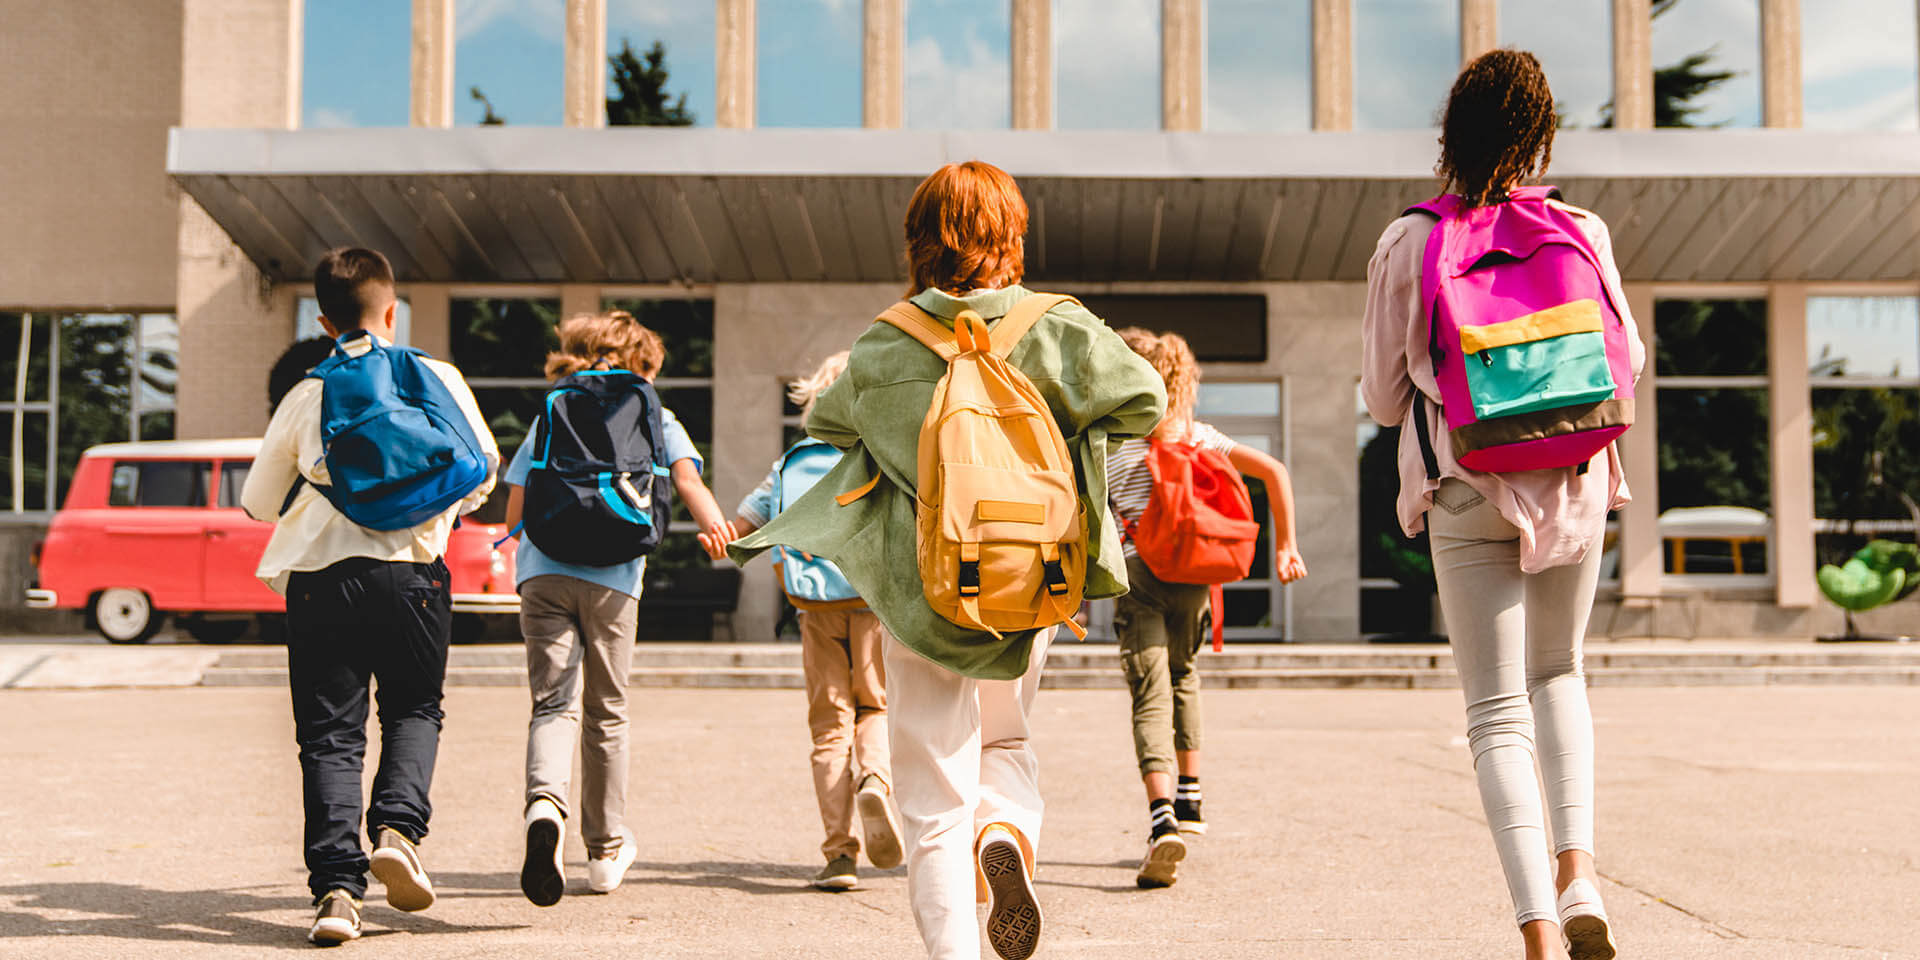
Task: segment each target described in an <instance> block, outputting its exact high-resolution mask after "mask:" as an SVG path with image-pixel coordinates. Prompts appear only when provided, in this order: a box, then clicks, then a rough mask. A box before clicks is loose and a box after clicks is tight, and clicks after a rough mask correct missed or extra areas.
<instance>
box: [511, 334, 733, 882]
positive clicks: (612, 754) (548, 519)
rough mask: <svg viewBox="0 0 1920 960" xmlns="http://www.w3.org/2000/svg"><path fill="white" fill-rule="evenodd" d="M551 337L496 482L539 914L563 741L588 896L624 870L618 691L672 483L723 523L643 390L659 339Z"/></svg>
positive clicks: (623, 704)
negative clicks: (515, 626) (509, 567)
mask: <svg viewBox="0 0 1920 960" xmlns="http://www.w3.org/2000/svg"><path fill="white" fill-rule="evenodd" d="M558 332H559V335H560V350H559V351H558V352H556V353H552V354H549V355H548V356H547V366H546V372H547V378H548V379H549V380H551V381H553V387H552V389H551V390H549V391H548V393H547V400H546V412H545V413H543V414H541V415H540V417H539V418H537V419H536V420H535V421H534V423H533V427H532V429H531V430H529V431H528V433H527V440H526V442H525V443H522V444H521V445H520V449H519V450H518V451H517V452H516V453H515V454H514V458H513V463H512V464H511V465H509V466H508V467H507V475H506V482H507V484H508V495H507V518H506V519H507V523H508V524H511V525H513V526H514V527H515V529H516V530H517V531H519V532H520V534H521V537H520V546H519V550H518V552H517V554H516V557H515V560H516V564H515V566H516V574H517V577H518V579H519V590H520V631H521V633H522V634H523V635H524V636H525V638H526V644H527V683H528V686H529V687H530V688H531V691H532V694H533V714H532V717H531V719H530V720H529V721H528V723H527V784H526V818H525V828H526V858H525V860H524V861H522V863H521V867H520V891H521V892H522V893H524V894H526V897H527V899H528V900H531V901H532V902H533V903H534V904H536V905H538V906H542V907H548V906H552V905H553V904H555V903H558V902H559V901H560V898H561V896H562V895H563V894H564V893H565V892H566V873H565V870H564V867H563V864H562V862H561V850H562V847H563V846H564V842H563V841H564V839H565V836H566V827H565V824H566V820H567V814H568V809H567V795H568V792H569V787H570V784H569V780H570V779H571V775H572V773H573V757H574V751H575V743H576V742H578V743H579V752H580V775H581V785H580V807H581V810H580V821H581V827H580V833H581V838H582V839H583V840H585V841H586V847H587V886H588V889H590V890H592V891H593V892H595V893H611V892H613V890H614V889H615V888H617V887H619V886H620V881H621V880H622V879H623V878H624V877H625V876H626V872H627V868H628V867H630V866H632V865H633V861H634V858H635V856H636V855H637V854H638V852H639V848H638V845H637V842H636V840H635V837H634V835H633V832H632V831H631V830H629V829H628V828H627V826H626V806H627V768H628V762H627V756H628V754H627V700H626V695H627V676H628V673H629V671H630V669H631V667H632V664H633V642H634V635H635V632H636V629H637V627H638V623H637V621H638V617H639V604H640V591H641V586H642V580H643V578H644V577H645V575H646V555H647V554H649V553H651V552H653V550H654V549H655V548H656V547H658V546H659V544H660V541H661V539H662V538H663V537H664V536H665V535H666V532H667V524H668V522H669V520H670V519H671V518H672V516H673V493H674V492H675V491H676V490H677V491H678V492H679V494H680V496H681V497H682V498H683V499H684V500H685V501H686V503H687V509H688V510H689V512H691V513H692V514H693V518H694V520H695V521H696V522H698V523H699V525H700V528H701V529H702V530H715V529H719V528H721V527H724V526H725V523H726V518H725V517H724V516H722V515H721V513H720V507H719V505H718V504H716V503H715V502H714V500H713V494H712V493H710V492H709V491H708V490H707V487H706V484H705V483H702V482H701V480H700V471H701V460H700V453H699V451H698V450H696V449H695V448H694V445H693V441H692V440H691V439H690V438H688V436H687V431H686V429H685V428H684V427H682V426H681V425H680V421H679V420H678V419H676V418H675V417H674V415H673V412H672V411H670V410H668V409H667V408H666V407H664V406H662V405H661V403H660V397H659V395H658V394H656V393H655V392H654V390H653V384H652V380H653V378H654V376H655V375H657V374H658V373H659V372H660V367H661V364H662V363H664V362H665V358H666V351H665V349H664V347H663V346H662V344H661V343H660V338H659V336H658V335H657V334H655V333H654V332H653V331H651V330H649V329H647V328H646V327H645V326H643V325H641V323H640V322H639V321H638V320H635V319H634V318H633V315H632V314H629V313H626V312H625V311H620V310H614V311H610V312H607V313H602V314H579V315H576V316H574V317H571V318H569V319H568V320H567V321H566V322H564V323H562V324H560V329H559V331H558ZM582 713H584V714H585V716H586V725H585V727H586V729H585V731H584V735H583V732H582V730H581V722H580V721H581V715H582Z"/></svg>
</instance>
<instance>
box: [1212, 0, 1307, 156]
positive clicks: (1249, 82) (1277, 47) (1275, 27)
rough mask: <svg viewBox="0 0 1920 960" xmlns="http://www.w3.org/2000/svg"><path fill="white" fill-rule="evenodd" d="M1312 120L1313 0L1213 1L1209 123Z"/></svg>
mask: <svg viewBox="0 0 1920 960" xmlns="http://www.w3.org/2000/svg"><path fill="white" fill-rule="evenodd" d="M1312 124H1313V17H1312V4H1311V2H1310V0H1208V3H1207V123H1206V126H1207V129H1208V130H1224V131H1238V130H1305V129H1307V128H1308V127H1310V126H1312Z"/></svg>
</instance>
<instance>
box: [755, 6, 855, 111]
mask: <svg viewBox="0 0 1920 960" xmlns="http://www.w3.org/2000/svg"><path fill="white" fill-rule="evenodd" d="M757 19H758V23H757V24H756V29H757V31H758V39H757V40H756V42H755V47H756V49H757V51H758V56H759V62H758V63H757V64H756V65H755V82H756V83H757V84H758V91H757V93H756V95H755V98H754V110H755V114H756V118H755V121H754V122H755V124H756V125H758V126H762V127H857V126H859V125H860V122H861V117H860V106H861V105H860V100H861V92H860V70H861V64H860V60H861V57H862V55H863V54H862V51H863V49H864V47H863V43H864V35H863V23H864V21H863V18H862V8H861V5H860V4H857V3H851V2H846V0H841V2H820V3H763V4H759V5H758V10H757Z"/></svg>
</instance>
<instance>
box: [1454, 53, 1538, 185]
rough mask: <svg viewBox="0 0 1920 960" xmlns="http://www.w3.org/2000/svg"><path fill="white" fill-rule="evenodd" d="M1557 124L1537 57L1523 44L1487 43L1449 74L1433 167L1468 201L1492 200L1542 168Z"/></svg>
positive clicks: (1536, 174)
mask: <svg viewBox="0 0 1920 960" xmlns="http://www.w3.org/2000/svg"><path fill="white" fill-rule="evenodd" d="M1558 125H1559V117H1558V115H1556V114H1555V113H1554V110H1553V91H1552V90H1551V89H1549V88H1548V86H1547V74H1546V71H1544V70H1542V69H1540V61H1539V60H1538V59H1535V57H1534V55H1533V54H1531V53H1528V52H1526V51H1525V50H1490V51H1488V52H1486V53H1483V54H1481V55H1480V56H1478V57H1476V58H1474V61H1473V62H1472V63H1469V64H1467V65H1466V67H1465V68H1463V69H1462V70H1461V71H1460V76H1459V77H1458V78H1457V79H1455V80H1454V81H1453V92H1451V93H1449V94H1448V95H1447V110H1446V115H1445V117H1444V119H1442V120H1441V122H1440V163H1439V165H1438V166H1437V167H1435V168H1434V172H1436V173H1438V174H1439V175H1440V177H1441V179H1443V180H1445V181H1446V189H1447V190H1449V191H1452V192H1455V193H1458V194H1459V195H1460V197H1461V199H1463V200H1465V201H1466V202H1467V204H1468V205H1469V206H1475V207H1479V206H1485V205H1486V204H1489V203H1495V202H1497V201H1499V200H1501V199H1503V198H1504V197H1505V196H1506V193H1507V190H1508V189H1509V188H1511V187H1512V186H1514V185H1515V184H1517V183H1519V182H1520V181H1521V180H1522V179H1525V178H1527V177H1533V176H1539V175H1541V174H1544V173H1546V172H1547V164H1548V163H1550V162H1552V160H1553V131H1554V128H1555V127H1557V126H1558Z"/></svg>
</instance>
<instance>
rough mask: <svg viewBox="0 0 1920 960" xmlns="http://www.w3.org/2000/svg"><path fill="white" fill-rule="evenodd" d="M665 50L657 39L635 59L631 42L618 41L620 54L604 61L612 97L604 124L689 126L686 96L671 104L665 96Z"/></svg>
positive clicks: (689, 115) (691, 116)
mask: <svg viewBox="0 0 1920 960" xmlns="http://www.w3.org/2000/svg"><path fill="white" fill-rule="evenodd" d="M666 61H667V48H666V45H665V44H663V43H661V42H660V41H658V40H655V41H654V42H653V45H652V46H650V47H648V48H647V52H646V54H645V56H644V57H642V56H636V55H635V54H634V52H633V43H632V41H630V40H627V39H626V38H624V37H623V38H621V40H620V52H619V53H617V54H614V55H613V56H611V57H608V58H607V65H608V66H610V67H612V68H613V75H612V77H610V78H609V79H611V80H612V82H613V92H612V95H610V96H608V97H607V123H608V125H610V126H615V127H629V126H631V127H690V126H693V119H694V117H693V114H692V113H689V112H688V111H687V95H686V94H684V93H683V94H681V95H680V96H679V97H678V98H676V99H674V100H673V101H672V102H671V103H669V102H668V96H669V94H668V93H667V62H666Z"/></svg>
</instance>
